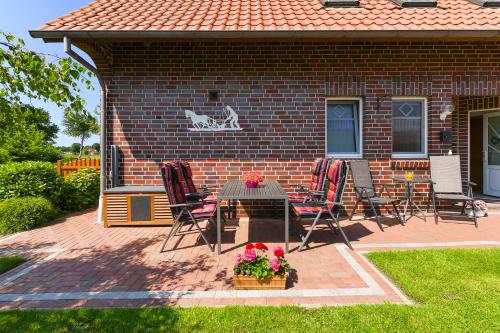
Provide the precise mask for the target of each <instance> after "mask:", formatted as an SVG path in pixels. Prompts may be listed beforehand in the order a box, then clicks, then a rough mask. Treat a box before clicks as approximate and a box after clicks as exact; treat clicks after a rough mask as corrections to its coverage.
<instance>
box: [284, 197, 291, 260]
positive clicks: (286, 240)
mask: <svg viewBox="0 0 500 333" xmlns="http://www.w3.org/2000/svg"><path fill="white" fill-rule="evenodd" d="M288 215H289V212H288V198H286V199H285V252H286V253H288V242H289V241H290V227H289V225H288V224H289V221H288Z"/></svg>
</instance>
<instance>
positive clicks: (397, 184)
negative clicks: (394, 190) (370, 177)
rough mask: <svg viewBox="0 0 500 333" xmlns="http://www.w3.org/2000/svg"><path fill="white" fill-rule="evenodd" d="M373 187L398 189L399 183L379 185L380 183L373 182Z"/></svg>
mask: <svg viewBox="0 0 500 333" xmlns="http://www.w3.org/2000/svg"><path fill="white" fill-rule="evenodd" d="M373 185H376V186H382V187H399V186H401V184H400V183H380V182H373Z"/></svg>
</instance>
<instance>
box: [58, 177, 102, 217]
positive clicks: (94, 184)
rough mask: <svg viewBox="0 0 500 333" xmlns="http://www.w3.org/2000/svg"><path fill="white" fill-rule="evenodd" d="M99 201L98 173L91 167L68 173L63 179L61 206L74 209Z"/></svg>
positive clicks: (89, 205)
mask: <svg viewBox="0 0 500 333" xmlns="http://www.w3.org/2000/svg"><path fill="white" fill-rule="evenodd" d="M98 203H99V173H98V172H97V170H95V169H92V168H85V169H81V170H79V171H78V172H75V173H72V174H70V175H69V176H68V177H67V178H66V179H65V181H64V186H63V207H64V209H66V210H70V211H76V210H82V209H86V208H90V207H95V206H97V204H98Z"/></svg>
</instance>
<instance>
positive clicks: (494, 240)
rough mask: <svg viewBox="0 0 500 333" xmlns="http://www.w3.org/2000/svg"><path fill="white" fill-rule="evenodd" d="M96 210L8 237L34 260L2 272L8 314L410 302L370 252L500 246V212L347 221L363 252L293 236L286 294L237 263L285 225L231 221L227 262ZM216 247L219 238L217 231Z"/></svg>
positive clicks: (192, 242) (327, 238)
mask: <svg viewBox="0 0 500 333" xmlns="http://www.w3.org/2000/svg"><path fill="white" fill-rule="evenodd" d="M95 221H96V212H95V211H88V212H84V213H80V214H77V215H74V216H71V217H68V218H66V219H64V220H62V221H57V222H54V223H53V224H51V225H48V226H46V227H43V228H39V229H36V230H32V231H29V232H24V233H20V234H17V235H14V236H11V237H7V238H4V239H2V240H0V255H4V254H7V253H19V254H24V255H27V256H29V257H30V258H31V260H30V261H28V262H26V263H25V264H23V265H21V266H20V267H17V268H16V269H14V270H12V271H10V272H8V273H6V274H4V275H0V308H2V309H5V308H13V307H77V306H140V305H162V304H177V305H181V306H192V305H226V304H301V305H306V306H316V305H320V304H353V303H381V302H386V301H388V302H396V303H408V302H410V300H408V299H407V298H406V297H405V296H404V295H403V294H402V293H401V292H400V291H399V290H398V289H397V288H396V287H395V286H394V285H393V284H392V283H391V282H390V281H389V280H388V279H386V278H385V277H384V276H383V275H382V274H380V273H379V272H378V271H377V270H376V269H375V268H374V267H373V266H372V265H371V264H370V263H369V262H368V261H367V260H366V259H365V257H364V256H363V253H365V252H366V251H371V250H384V249H407V248H431V247H467V246H472V247H481V246H489V247H491V246H500V215H495V213H493V214H491V216H490V217H488V218H482V219H480V220H479V228H478V229H476V228H474V226H473V225H472V224H471V222H470V221H458V220H447V221H444V222H442V223H440V224H439V225H435V224H434V222H433V221H432V219H429V220H428V222H423V221H422V220H420V219H416V218H414V219H412V220H410V221H408V223H407V225H406V226H405V227H403V226H401V225H399V224H397V223H395V222H394V221H392V220H390V219H388V220H386V222H385V232H381V231H380V230H379V229H378V227H377V225H376V224H375V223H374V222H372V221H366V220H356V221H353V222H347V221H345V222H343V224H344V225H345V228H344V230H345V231H346V233H347V235H348V237H349V238H350V239H351V240H352V241H353V244H354V246H355V251H351V250H349V249H348V248H347V247H346V246H345V245H343V243H342V240H341V239H340V237H338V236H333V235H332V234H331V233H330V232H329V231H327V229H326V228H325V229H322V230H319V231H316V232H315V233H313V236H312V243H311V246H310V248H309V249H308V250H306V251H303V252H300V253H299V252H297V251H296V249H297V246H298V244H299V243H298V237H297V236H294V235H292V237H291V249H292V252H291V253H290V254H289V255H288V259H289V261H290V263H291V265H292V266H293V267H294V268H295V270H294V271H293V272H292V273H291V274H290V279H289V283H288V286H287V289H286V290H285V291H235V290H233V289H232V287H231V277H232V265H233V262H234V258H235V257H236V254H237V253H240V252H242V251H243V249H244V246H245V244H246V242H247V241H248V240H249V241H251V242H258V241H261V242H264V243H266V244H268V245H269V246H273V245H277V244H279V245H283V243H282V242H283V239H282V237H283V222H282V221H279V220H255V221H254V220H252V221H251V222H250V223H249V222H248V221H245V220H238V221H234V222H231V223H230V224H229V225H227V226H226V228H225V231H224V233H223V255H221V256H217V255H215V254H214V253H212V252H209V250H208V248H207V247H206V245H205V244H204V243H203V242H202V241H201V240H199V239H198V235H197V233H196V232H194V230H192V231H188V230H186V232H185V233H184V235H183V236H182V237H176V238H175V241H172V242H171V243H169V245H168V246H167V252H164V253H161V254H160V253H158V250H159V247H160V245H161V242H162V240H163V239H164V234H165V232H166V231H167V229H168V228H167V227H115V228H109V229H104V228H103V227H102V226H100V225H98V224H96V223H95ZM211 240H212V242H213V243H214V242H215V233H212V234H211Z"/></svg>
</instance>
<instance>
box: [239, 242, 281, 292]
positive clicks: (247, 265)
mask: <svg viewBox="0 0 500 333" xmlns="http://www.w3.org/2000/svg"><path fill="white" fill-rule="evenodd" d="M267 252H268V248H267V246H266V245H265V244H263V243H257V244H255V245H254V244H247V246H246V248H245V252H244V253H243V254H239V255H238V256H237V257H236V264H235V265H234V267H233V272H234V277H233V286H234V288H235V289H242V290H257V289H285V285H286V279H287V273H288V272H289V271H290V264H289V263H288V261H287V260H286V259H285V251H284V250H283V248H282V247H281V246H277V247H274V248H273V251H272V253H273V257H272V258H271V259H269V258H268V256H267Z"/></svg>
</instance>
